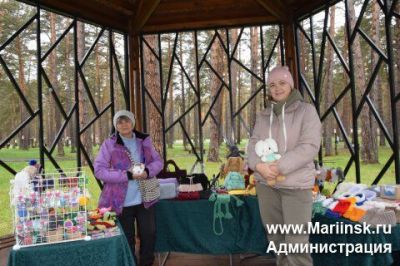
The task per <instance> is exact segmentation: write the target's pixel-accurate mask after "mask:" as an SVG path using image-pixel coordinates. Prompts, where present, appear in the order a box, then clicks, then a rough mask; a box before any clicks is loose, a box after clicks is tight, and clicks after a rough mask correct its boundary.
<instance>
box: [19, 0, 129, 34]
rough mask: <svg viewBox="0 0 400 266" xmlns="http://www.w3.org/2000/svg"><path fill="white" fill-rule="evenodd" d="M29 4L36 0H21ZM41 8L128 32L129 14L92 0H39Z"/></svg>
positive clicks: (34, 2) (33, 3)
mask: <svg viewBox="0 0 400 266" xmlns="http://www.w3.org/2000/svg"><path fill="white" fill-rule="evenodd" d="M21 1H22V2H25V3H27V4H30V5H34V6H35V5H36V2H37V1H36V0H21ZM40 5H41V7H42V8H44V9H47V10H49V11H52V12H56V13H60V14H62V15H65V16H68V17H77V18H78V19H80V20H83V21H85V22H89V23H94V24H97V25H100V26H106V27H110V28H112V29H114V30H117V31H121V32H128V24H127V22H126V21H128V20H129V16H127V15H125V14H124V13H122V12H120V11H117V10H112V12H110V8H106V6H103V5H101V4H100V3H97V2H96V1H94V0H85V1H74V0H63V1H54V0H41V1H40Z"/></svg>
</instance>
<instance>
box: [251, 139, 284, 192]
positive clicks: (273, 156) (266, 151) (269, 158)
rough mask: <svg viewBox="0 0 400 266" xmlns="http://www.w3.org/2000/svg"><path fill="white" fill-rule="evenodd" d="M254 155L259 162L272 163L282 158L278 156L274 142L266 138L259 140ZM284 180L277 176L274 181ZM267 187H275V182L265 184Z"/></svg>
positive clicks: (276, 145) (282, 177)
mask: <svg viewBox="0 0 400 266" xmlns="http://www.w3.org/2000/svg"><path fill="white" fill-rule="evenodd" d="M255 150H256V154H257V155H258V157H260V159H261V161H263V162H265V163H267V162H273V161H276V160H279V159H280V158H281V157H282V156H281V155H280V154H278V144H276V142H275V140H274V139H272V138H267V139H265V140H259V141H258V142H257V143H256V146H255ZM283 180H285V177H284V176H278V177H277V178H276V181H283ZM267 183H268V185H270V186H273V185H275V183H276V182H275V180H270V181H268V182H267Z"/></svg>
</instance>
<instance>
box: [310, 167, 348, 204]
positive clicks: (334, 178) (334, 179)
mask: <svg viewBox="0 0 400 266" xmlns="http://www.w3.org/2000/svg"><path fill="white" fill-rule="evenodd" d="M315 165H316V170H317V175H316V176H315V184H314V188H313V193H314V195H315V194H318V193H321V194H323V195H325V196H327V197H330V196H332V194H333V191H331V190H332V189H327V188H324V183H325V182H328V183H337V184H340V183H342V182H343V181H344V174H343V170H342V169H341V168H340V167H338V168H327V167H319V166H318V164H317V163H316V164H315ZM336 186H337V185H336Z"/></svg>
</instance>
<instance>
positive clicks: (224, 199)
mask: <svg viewBox="0 0 400 266" xmlns="http://www.w3.org/2000/svg"><path fill="white" fill-rule="evenodd" d="M231 199H235V200H236V207H240V206H242V205H243V201H242V200H240V199H239V198H238V197H236V196H234V195H229V194H217V193H213V194H212V195H211V196H210V198H209V199H208V200H209V201H215V203H214V219H213V230H214V234H215V235H217V236H220V235H222V234H223V233H224V227H223V225H222V219H232V218H233V216H232V214H231V213H230V211H229V203H230V201H231ZM222 206H224V208H225V213H224V212H223V211H222ZM217 220H219V225H220V231H219V232H217V225H216V223H217Z"/></svg>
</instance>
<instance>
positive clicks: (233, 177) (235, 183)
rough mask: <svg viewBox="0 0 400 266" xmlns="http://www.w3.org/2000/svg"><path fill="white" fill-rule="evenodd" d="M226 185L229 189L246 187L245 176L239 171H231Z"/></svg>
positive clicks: (226, 179)
mask: <svg viewBox="0 0 400 266" xmlns="http://www.w3.org/2000/svg"><path fill="white" fill-rule="evenodd" d="M224 186H225V188H226V189H227V190H235V189H245V183H244V177H243V176H242V175H241V174H240V173H238V172H229V173H228V175H227V176H226V178H225V182H224Z"/></svg>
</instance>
